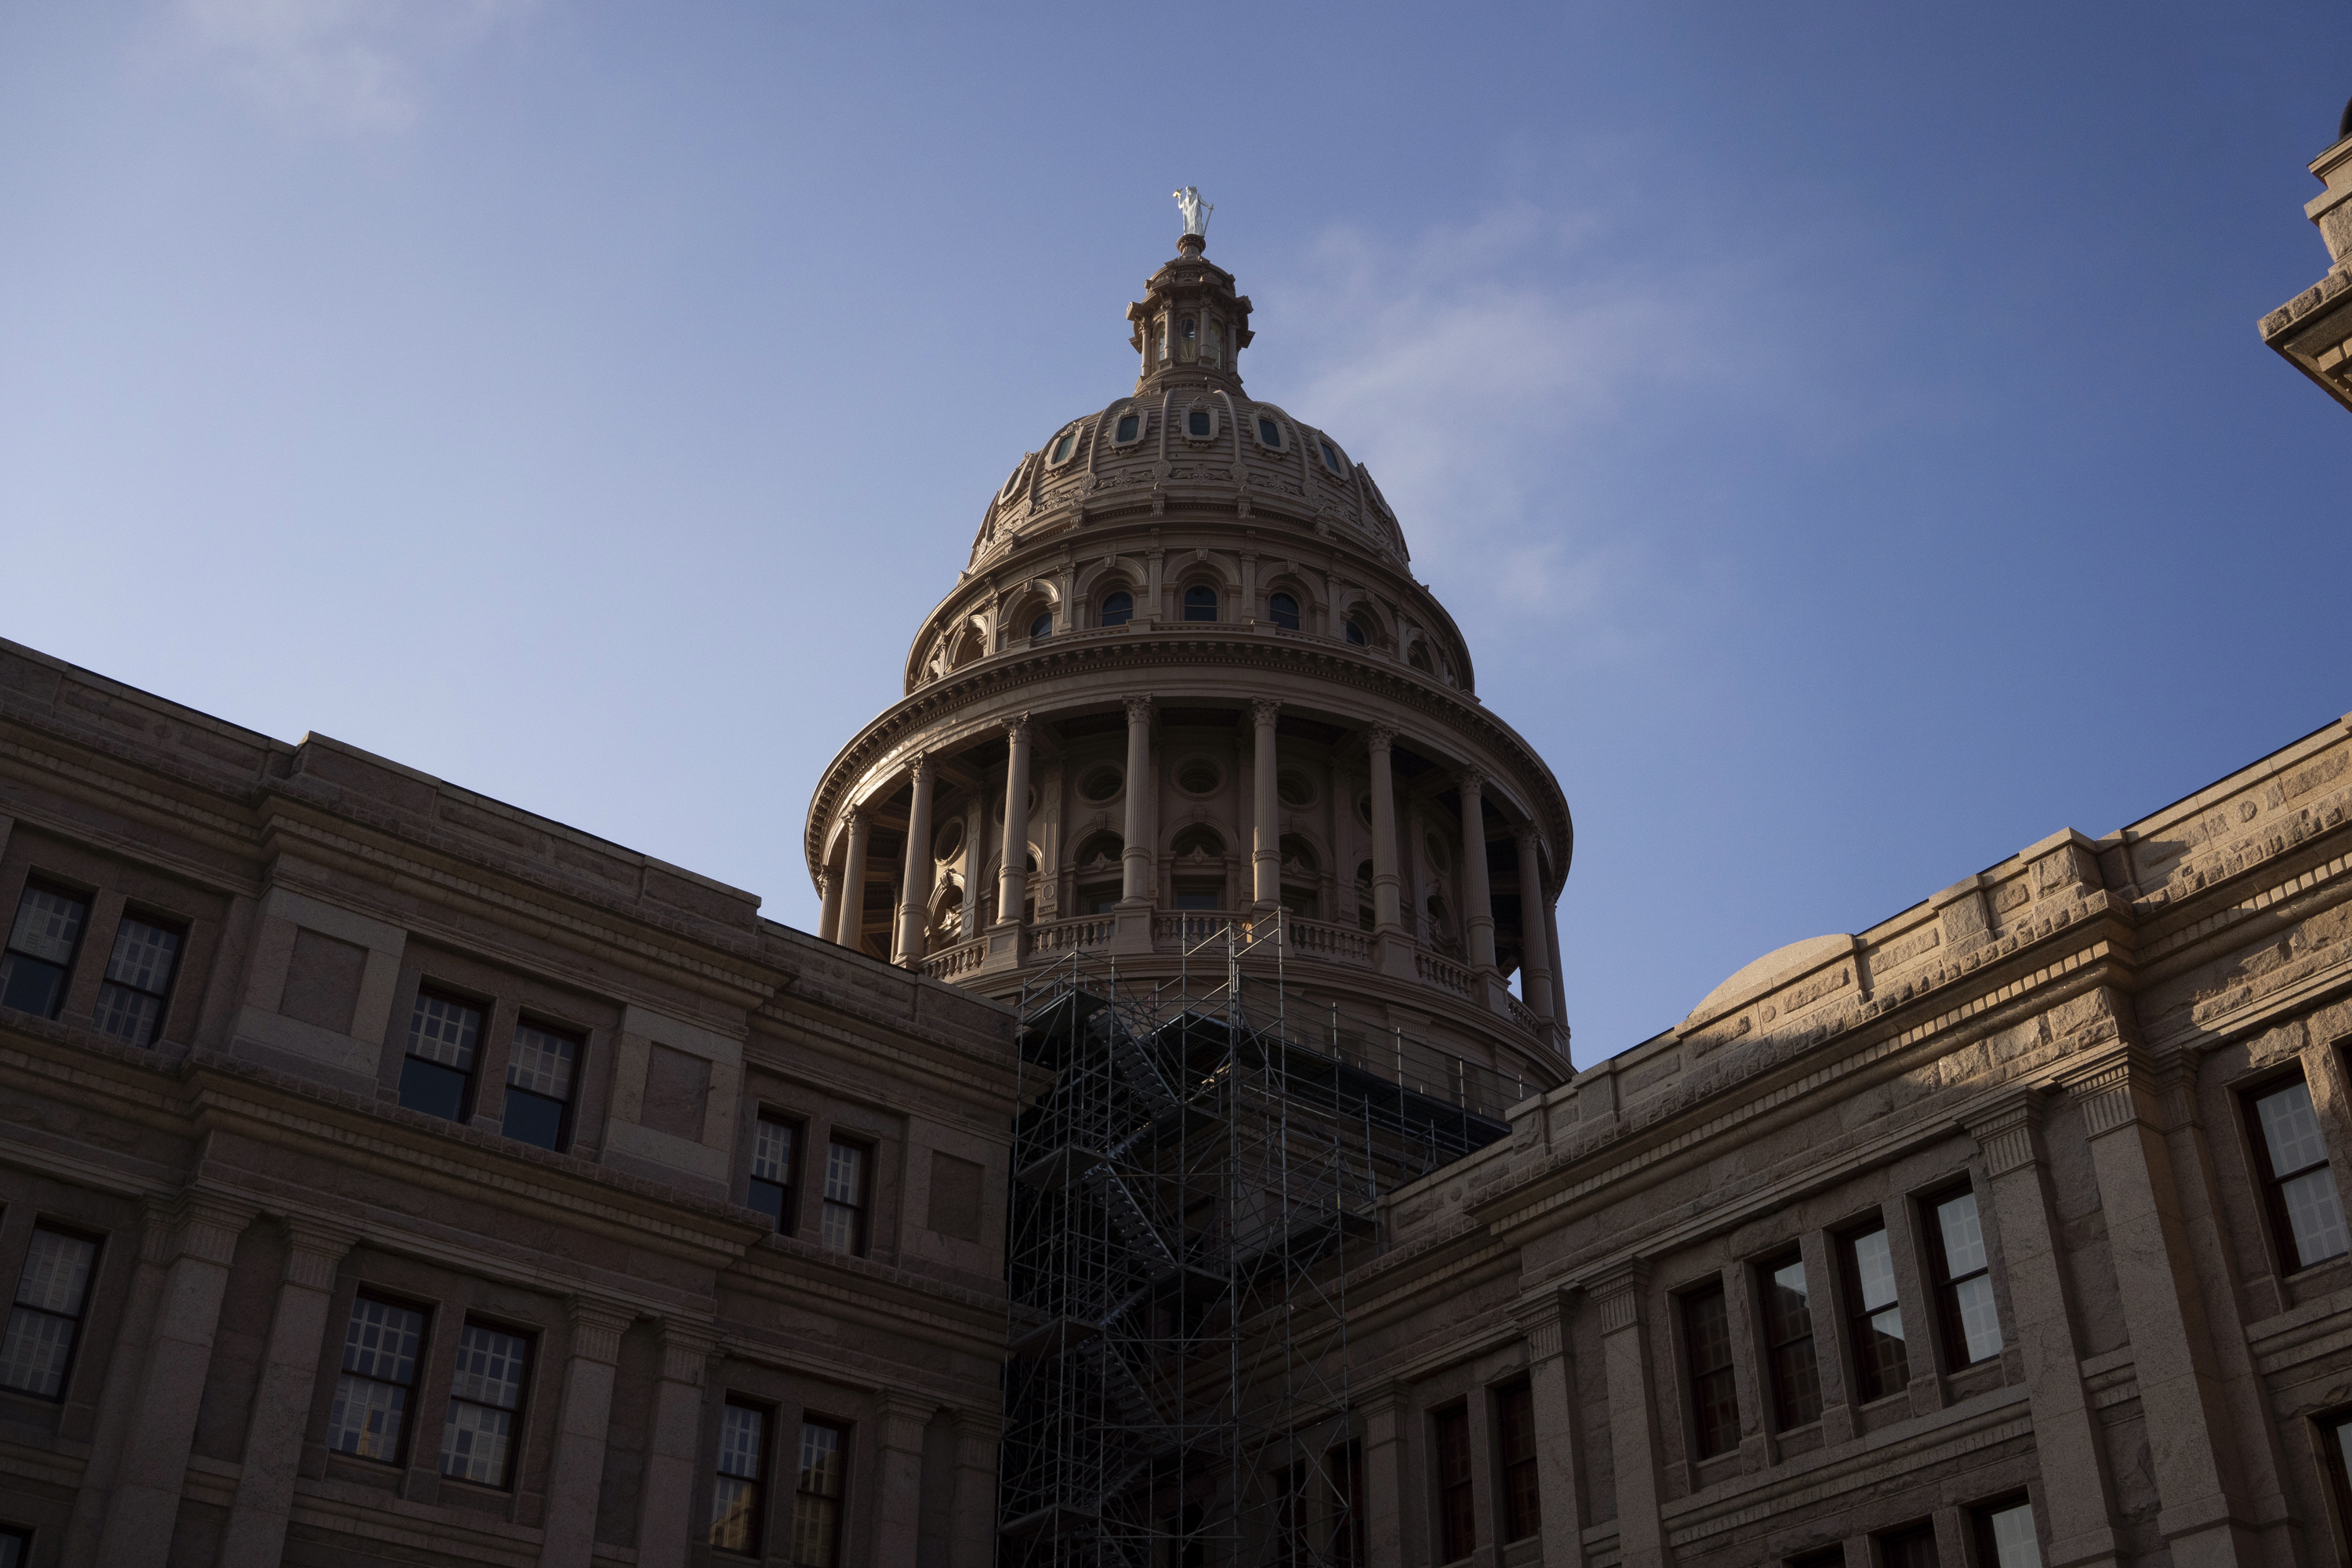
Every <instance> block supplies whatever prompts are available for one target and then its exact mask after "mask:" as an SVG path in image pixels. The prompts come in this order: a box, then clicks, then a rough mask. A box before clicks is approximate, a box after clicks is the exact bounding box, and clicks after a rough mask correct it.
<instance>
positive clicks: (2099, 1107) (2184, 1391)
mask: <svg viewBox="0 0 2352 1568" xmlns="http://www.w3.org/2000/svg"><path fill="white" fill-rule="evenodd" d="M2074 1005H2075V1006H2078V1007H2081V1006H2087V1007H2088V1008H2089V1009H2090V1010H2091V1011H2093V1012H2094V1013H2095V1014H2097V1015H2104V1016H2103V1017H2095V1019H2094V1020H2093V1022H2094V1026H2095V1027H2103V1028H2104V1029H2105V1031H2106V1032H2108V1033H2109V1034H2110V1035H2111V1036H2114V1035H2120V1032H2121V1025H2122V1023H2123V1022H2124V1021H2125V1020H2126V1019H2129V1018H2130V1017H2131V1016H2132V1015H2131V1013H2130V1011H2129V1009H2130V1005H2131V1004H2130V1000H2129V999H2128V998H2127V997H2121V996H2118V995H2116V994H2115V993H2114V992H2113V991H2112V990H2111V989H2109V988H2107V987H2104V986H2103V987H2101V988H2100V989H2099V990H2098V991H2097V992H2095V993H2094V994H2092V995H2091V996H2089V997H2086V998H2084V1000H2083V1002H2081V1003H2077V1004H2074ZM2063 1081H2064V1082H2065V1085H2066V1088H2067V1089H2068V1090H2069V1091H2070V1092H2071V1093H2073V1094H2074V1097H2075V1098H2076V1099H2077V1100H2080V1101H2081V1102H2082V1107H2083V1126H2084V1131H2085V1132H2086V1133H2087V1134H2088V1135H2089V1138H2090V1142H2091V1167H2092V1170H2093V1172H2094V1173H2095V1175H2096V1176H2097V1179H2098V1184H2099V1206H2100V1207H2101V1208H2103V1209H2105V1211H2106V1220H2107V1250H2108V1252H2109V1253H2110V1254H2111V1255H2112V1256H2113V1258H2114V1259H2115V1268H2116V1286H2117V1288H2118V1294H2119V1295H2120V1296H2121V1297H2122V1300H2123V1310H2124V1327H2125V1329H2126V1331H2127V1332H2128V1333H2129V1334H2130V1336H2131V1347H2132V1363H2133V1371H2134V1372H2135V1373H2136V1374H2137V1379H2138V1383H2139V1399H2140V1408H2141V1410H2142V1411H2144V1412H2145V1413H2146V1415H2147V1429H2148V1432H2149V1433H2150V1434H2151V1436H2153V1437H2154V1438H2155V1441H2154V1442H2153V1443H2152V1445H2151V1447H2150V1449H2149V1458H2150V1461H2151V1468H2153V1470H2154V1472H2155V1479H2156V1491H2157V1497H2158V1500H2159V1502H2160V1504H2161V1506H2160V1508H2159V1509H2158V1513H2157V1530H2158V1533H2160V1534H2161V1535H2162V1536H2163V1537H2164V1539H2165V1541H2166V1542H2167V1543H2168V1545H2169V1547H2170V1549H2171V1552H2172V1560H2173V1561H2174V1562H2175V1563H2182V1564H2189V1563H2195V1564H2199V1565H2200V1568H2201V1565H2203V1564H2209V1563H2212V1564H2219V1563H2252V1562H2254V1561H2256V1560H2257V1556H2258V1552H2259V1542H2258V1539H2257V1537H2256V1535H2255V1531H2254V1529H2253V1526H2252V1521H2251V1520H2250V1519H2248V1518H2246V1517H2243V1516H2242V1515H2241V1514H2240V1513H2239V1511H2238V1510H2237V1509H2236V1507H2235V1506H2234V1501H2233V1499H2232V1498H2231V1495H2230V1494H2231V1491H2232V1490H2233V1488H2232V1487H2231V1485H2230V1482H2231V1480H2232V1479H2234V1465H2233V1457H2232V1455H2231V1453H2230V1452H2229V1449H2228V1444H2229V1443H2230V1441H2231V1434H2230V1426H2229V1413H2228V1410H2227V1408H2226V1401H2225V1395H2224V1393H2223V1390H2222V1387H2221V1377H2220V1375H2219V1373H2218V1370H2217V1369H2216V1367H2215V1366H2214V1364H2213V1351H2212V1347H2211V1346H2210V1344H2209V1343H2208V1342H2207V1339H2206V1333H2205V1307H2204V1300H2203V1297H2202V1295H2201V1293H2200V1287H2199V1284H2198V1280H2197V1273H2196V1268H2195V1264H2194V1262H2193V1257H2192V1254H2191V1253H2190V1251H2189V1237H2188V1235H2187V1226H2185V1225H2184V1224H2183V1222H2182V1220H2181V1215H2180V1198H2179V1192H2178V1191H2177V1190H2176V1188H2175V1186H2174V1183H2173V1174H2172V1165H2171V1162H2170V1161H2169V1159H2168V1157H2167V1151H2166V1147H2165V1140H2164V1136H2163V1131H2162V1129H2161V1128H2160V1126H2159V1125H2158V1123H2159V1121H2160V1117H2159V1114H2158V1105H2157V1098H2156V1092H2155V1084H2154V1074H2153V1072H2152V1070H2151V1067H2150V1064H2149V1062H2148V1061H2147V1058H2146V1057H2145V1055H2144V1054H2143V1053H2142V1052H2141V1051H2140V1049H2139V1048H2138V1047H2137V1046H2134V1045H2130V1044H2127V1043H2126V1044H2121V1045H2116V1046H2112V1047H2110V1049H2109V1050H2108V1052H2107V1053H2106V1055H2105V1060H2102V1061H2099V1062H2096V1063H2094V1064H2090V1065H2087V1066H2085V1067H2084V1068H2078V1069H2077V1070H2075V1071H2074V1072H2072V1073H2069V1074H2067V1075H2066V1077H2065V1079H2064V1080H2063Z"/></svg>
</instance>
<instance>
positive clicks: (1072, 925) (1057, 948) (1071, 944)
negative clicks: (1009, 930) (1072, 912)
mask: <svg viewBox="0 0 2352 1568" xmlns="http://www.w3.org/2000/svg"><path fill="white" fill-rule="evenodd" d="M1116 931H1118V921H1115V920H1113V919H1112V918H1111V917H1110V916H1108V915H1080V916H1079V917H1078V918H1077V919H1076V920H1067V921H1045V922H1044V923H1043V924H1040V925H1033V926H1031V927H1030V928H1029V942H1028V948H1029V951H1030V952H1034V953H1047V952H1071V951H1072V950H1074V949H1076V948H1082V947H1108V946H1109V945H1110V939H1111V937H1112V935H1113V933H1115V932H1116Z"/></svg>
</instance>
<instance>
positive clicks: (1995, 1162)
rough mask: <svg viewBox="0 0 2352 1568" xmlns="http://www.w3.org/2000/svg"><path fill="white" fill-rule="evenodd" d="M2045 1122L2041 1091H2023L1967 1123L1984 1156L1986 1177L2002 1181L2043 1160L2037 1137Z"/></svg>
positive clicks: (1971, 1135) (1971, 1118)
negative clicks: (2002, 1178) (2012, 1172)
mask: <svg viewBox="0 0 2352 1568" xmlns="http://www.w3.org/2000/svg"><path fill="white" fill-rule="evenodd" d="M2041 1121H2042V1096H2041V1093H2040V1092H2039V1091H2038V1090H2035V1089H2020V1090H2019V1091H2018V1092H2017V1093H2016V1094H2015V1095H2014V1096H2012V1097H2011V1098H2010V1099H2009V1100H2006V1101H2004V1102H2002V1103H2000V1104H1997V1105H1993V1106H1990V1107H1989V1108H1987V1109H1986V1110H1984V1111H1983V1112H1982V1113H1981V1114H1979V1115H1977V1116H1972V1117H1970V1118H1969V1119H1968V1120H1967V1121H1965V1122H1964V1123H1963V1125H1964V1126H1966V1127H1967V1128H1968V1130H1969V1137H1971V1138H1974V1139H1975V1140H1976V1141H1977V1147H1978V1148H1979V1149H1980V1150H1982V1151H1983V1152H1984V1162H1985V1174H1986V1175H1987V1176H1990V1177H1993V1178H1999V1177H2001V1176H2005V1175H2008V1174H2009V1173H2011V1171H2017V1170H2021V1169H2023V1168H2024V1167H2026V1166H2028V1165H2032V1164H2033V1163H2035V1162H2036V1161H2037V1160H2038V1159H2040V1157H2041V1152H2040V1150H2039V1148H2038V1147H2037V1146H2036V1144H2035V1142H2034V1133H2035V1131H2036V1129H2037V1128H2038V1127H2039V1126H2040V1124H2041Z"/></svg>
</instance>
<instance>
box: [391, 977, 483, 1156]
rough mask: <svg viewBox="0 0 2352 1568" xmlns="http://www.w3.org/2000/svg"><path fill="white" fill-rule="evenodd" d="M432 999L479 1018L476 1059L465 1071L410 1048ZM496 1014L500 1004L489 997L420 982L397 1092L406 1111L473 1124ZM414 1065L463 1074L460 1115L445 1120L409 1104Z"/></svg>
mask: <svg viewBox="0 0 2352 1568" xmlns="http://www.w3.org/2000/svg"><path fill="white" fill-rule="evenodd" d="M428 997H429V998H430V999H432V1000H433V1001H436V1002H439V1003H442V1004H443V1005H454V1006H458V1007H467V1008H470V1009H472V1010H473V1011H474V1013H475V1014H477V1015H478V1016H477V1017H476V1019H475V1022H474V1046H473V1053H474V1054H473V1059H472V1061H471V1062H470V1064H469V1065H467V1067H466V1068H463V1069H460V1068H454V1067H451V1066H450V1065H449V1064H448V1063H447V1062H444V1061H438V1060H436V1059H435V1058H432V1057H425V1056H419V1055H417V1054H416V1052H415V1050H413V1049H411V1048H410V1047H411V1046H412V1044H413V1043H414V1042H415V1038H416V1015H417V1010H418V1009H419V1008H420V1007H422V1006H423V1005H425V1000H426V999H427V998H428ZM496 1011H497V1008H496V1005H494V1004H493V1003H492V1002H491V1001H490V1000H489V999H488V998H487V997H480V996H469V995H467V994H466V993H465V992H464V991H462V990H459V989H457V987H455V986H449V985H437V984H434V983H433V982H431V981H429V980H420V981H418V982H417V984H416V991H415V994H414V995H413V996H412V997H411V998H410V999H409V1004H408V1027H407V1029H406V1031H405V1032H404V1033H403V1035H402V1036H401V1039H400V1078H399V1079H398V1081H397V1082H396V1084H395V1085H394V1090H393V1092H394V1097H395V1098H396V1100H397V1102H398V1104H399V1105H400V1107H401V1108H402V1109H403V1110H414V1111H415V1112H416V1113H417V1114H418V1115H420V1116H430V1117H432V1118H433V1119H434V1120H436V1121H450V1122H454V1123H456V1124H457V1126H459V1127H469V1126H471V1125H473V1120H474V1108H475V1107H476V1106H478V1104H480V1103H481V1090H482V1052H483V1048H484V1040H485V1037H486V1036H487V1035H488V1031H489V1026H490V1018H491V1016H492V1015H493V1014H494V1013H495V1012H496ZM411 1062H421V1063H423V1064H424V1065H425V1067H427V1068H433V1069H435V1070H436V1071H439V1072H460V1071H462V1073H463V1076H464V1078H465V1087H464V1088H463V1089H461V1090H460V1091H459V1094H458V1100H457V1115H455V1116H450V1117H444V1116H442V1115H441V1114H440V1113H439V1112H437V1111H432V1110H425V1109H424V1108H423V1107H422V1106H415V1105H411V1104H409V1103H408V1092H407V1086H408V1067H409V1064H410V1063H411Z"/></svg>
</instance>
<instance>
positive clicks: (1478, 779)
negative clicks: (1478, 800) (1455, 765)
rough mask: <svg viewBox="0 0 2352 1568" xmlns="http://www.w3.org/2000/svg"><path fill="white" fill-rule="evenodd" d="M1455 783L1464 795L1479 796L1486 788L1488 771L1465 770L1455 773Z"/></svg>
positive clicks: (1481, 769) (1479, 769)
mask: <svg viewBox="0 0 2352 1568" xmlns="http://www.w3.org/2000/svg"><path fill="white" fill-rule="evenodd" d="M1454 784H1455V787H1457V788H1459V789H1460V790H1461V791H1462V793H1463V794H1464V795H1477V794H1478V793H1479V792H1480V791H1482V790H1484V789H1485V788H1486V769H1484V768H1463V769H1461V770H1459V771H1458V772H1456V773H1454Z"/></svg>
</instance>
